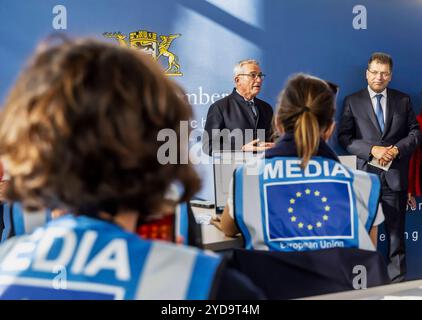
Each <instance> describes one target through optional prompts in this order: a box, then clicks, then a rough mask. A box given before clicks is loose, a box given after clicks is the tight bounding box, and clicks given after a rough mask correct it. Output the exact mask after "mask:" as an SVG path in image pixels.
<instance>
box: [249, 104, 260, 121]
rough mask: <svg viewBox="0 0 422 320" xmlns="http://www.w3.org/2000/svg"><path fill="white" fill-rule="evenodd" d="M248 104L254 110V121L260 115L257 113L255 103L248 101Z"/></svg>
mask: <svg viewBox="0 0 422 320" xmlns="http://www.w3.org/2000/svg"><path fill="white" fill-rule="evenodd" d="M246 104H247V105H248V106H249V107H250V108H251V109H252V112H253V117H254V119H256V118H257V116H258V114H257V112H256V107H255V104H254V103H253V101H246Z"/></svg>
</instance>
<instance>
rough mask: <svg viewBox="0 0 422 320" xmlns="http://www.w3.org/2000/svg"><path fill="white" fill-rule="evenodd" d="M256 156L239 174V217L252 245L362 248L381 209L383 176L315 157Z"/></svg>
mask: <svg viewBox="0 0 422 320" xmlns="http://www.w3.org/2000/svg"><path fill="white" fill-rule="evenodd" d="M300 163H301V160H300V159H298V158H296V157H272V158H266V159H253V160H252V161H251V162H249V163H248V164H246V165H244V166H242V167H240V168H238V169H237V170H236V172H235V174H234V177H235V180H234V181H235V183H234V216H235V220H236V222H237V224H238V226H239V228H240V230H241V232H242V234H243V236H244V239H245V246H246V248H247V249H260V250H274V251H302V250H318V249H325V248H332V247H356V248H362V249H367V250H374V249H375V248H374V247H373V245H372V242H371V241H370V238H369V234H368V232H369V230H370V228H371V227H372V224H373V222H374V219H375V216H376V214H377V208H378V197H379V192H380V183H379V179H378V177H377V176H375V175H372V174H369V173H366V172H362V171H357V170H351V169H348V168H346V167H345V166H343V165H342V164H340V163H339V162H336V161H334V160H331V159H328V158H323V157H313V158H312V159H311V161H310V162H309V164H308V166H307V167H306V168H305V170H302V169H301V168H300Z"/></svg>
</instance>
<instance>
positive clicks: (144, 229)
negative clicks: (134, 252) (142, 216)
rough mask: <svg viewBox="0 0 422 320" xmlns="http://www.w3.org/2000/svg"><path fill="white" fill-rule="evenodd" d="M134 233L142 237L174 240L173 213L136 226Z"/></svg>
mask: <svg viewBox="0 0 422 320" xmlns="http://www.w3.org/2000/svg"><path fill="white" fill-rule="evenodd" d="M136 233H137V234H138V235H139V236H140V237H141V238H143V239H150V240H165V241H171V242H173V241H174V215H173V214H172V215H168V216H165V217H164V218H162V219H156V220H152V221H150V222H148V223H143V224H141V225H139V226H138V228H137V229H136Z"/></svg>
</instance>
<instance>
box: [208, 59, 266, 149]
mask: <svg viewBox="0 0 422 320" xmlns="http://www.w3.org/2000/svg"><path fill="white" fill-rule="evenodd" d="M233 73H234V82H235V86H236V88H234V89H233V92H232V93H231V94H230V95H229V96H227V97H224V98H223V99H220V100H218V101H216V102H215V103H214V104H212V105H211V106H210V108H209V110H208V115H207V120H206V122H205V128H204V134H203V137H202V149H203V151H204V152H205V153H207V154H208V155H211V154H212V152H213V151H221V150H231V151H235V150H243V151H263V150H265V149H267V148H270V147H272V146H273V143H271V142H270V141H271V135H272V117H273V109H272V108H271V106H270V105H269V104H268V103H266V102H265V101H262V100H260V99H258V98H256V96H257V95H258V93H259V92H260V91H261V86H262V83H263V80H264V77H265V75H264V74H263V73H262V72H261V68H260V67H259V63H258V62H257V61H256V60H242V61H240V62H239V63H238V64H237V65H236V66H235V67H234V71H233Z"/></svg>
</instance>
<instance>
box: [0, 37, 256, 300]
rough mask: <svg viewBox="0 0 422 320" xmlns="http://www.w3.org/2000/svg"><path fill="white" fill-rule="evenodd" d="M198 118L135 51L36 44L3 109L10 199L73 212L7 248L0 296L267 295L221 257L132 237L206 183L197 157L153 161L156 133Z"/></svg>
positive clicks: (1, 137)
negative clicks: (178, 161)
mask: <svg viewBox="0 0 422 320" xmlns="http://www.w3.org/2000/svg"><path fill="white" fill-rule="evenodd" d="M191 115H192V111H191V108H190V106H189V105H188V104H187V102H186V101H185V99H184V94H183V92H182V90H181V89H180V88H179V87H178V86H177V85H176V84H175V83H173V82H171V81H170V80H168V79H167V78H166V77H165V76H164V75H163V73H162V71H161V70H160V68H159V67H158V65H156V63H155V62H154V61H153V60H152V59H150V58H149V57H148V56H146V55H144V54H142V53H140V52H137V51H135V50H133V49H128V48H121V47H118V46H114V45H110V44H105V43H101V42H98V41H94V40H74V41H65V42H64V43H63V44H59V45H51V46H47V47H44V48H42V49H40V50H39V52H37V53H36V54H35V56H34V57H33V58H32V59H31V61H30V63H29V65H28V67H27V68H26V69H25V70H24V71H23V73H22V74H21V76H20V77H19V79H18V80H17V83H16V85H15V86H14V88H13V89H12V91H11V93H10V95H9V97H8V99H7V100H6V104H5V106H4V108H3V110H2V112H1V115H0V141H1V143H0V156H1V157H2V160H4V161H5V162H6V163H7V170H8V174H9V176H10V182H9V187H8V189H7V198H8V200H9V201H19V202H20V203H22V205H23V206H24V207H25V208H26V209H32V210H41V209H49V208H50V209H51V208H54V209H56V210H63V212H72V214H66V215H63V216H61V217H58V218H57V219H54V220H52V221H50V222H49V223H47V224H46V225H45V226H43V227H40V228H38V229H36V230H35V231H34V232H33V233H32V234H30V235H24V236H20V237H14V238H13V239H10V240H8V241H6V242H5V243H4V244H2V245H1V247H0V285H1V287H2V290H1V294H0V297H1V298H3V299H212V298H217V299H224V298H238V299H246V298H259V297H261V294H260V292H259V291H257V290H256V288H255V287H254V286H253V285H252V284H251V283H250V282H249V281H248V279H247V278H246V277H244V276H243V275H241V274H240V273H237V272H235V271H233V270H231V269H228V268H226V267H225V266H224V264H223V261H222V259H221V257H219V256H218V255H215V254H212V253H205V252H203V251H200V250H198V249H195V248H189V247H186V246H180V245H179V246H177V245H175V244H171V243H168V242H167V243H166V242H163V241H148V240H143V239H141V238H140V237H138V236H137V235H136V234H135V230H136V226H137V225H138V224H139V221H140V220H142V221H144V220H147V219H148V218H151V217H157V216H163V215H172V214H174V209H175V208H176V206H177V205H178V204H179V203H182V202H187V201H189V199H190V197H191V196H192V195H193V194H194V193H195V192H197V191H198V189H199V185H200V181H199V179H198V177H197V174H196V173H195V171H194V170H193V168H192V167H191V165H180V164H166V165H162V164H160V162H159V160H158V159H157V151H158V149H159V148H160V146H162V144H163V143H162V142H158V141H157V135H158V133H159V132H160V130H162V129H171V130H173V131H174V132H175V136H176V137H177V141H181V140H180V131H179V128H180V123H181V121H188V120H189V119H190V117H191ZM181 149H182V148H180V149H177V150H181ZM177 152H179V151H177ZM177 156H178V157H180V154H177ZM174 186H178V188H176V189H177V190H178V193H177V197H174ZM172 190H173V191H172ZM169 192H172V193H173V196H172V197H168V193H169ZM63 273H65V276H63V278H61V279H62V281H60V279H59V280H58V278H60V275H63Z"/></svg>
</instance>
